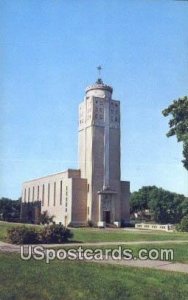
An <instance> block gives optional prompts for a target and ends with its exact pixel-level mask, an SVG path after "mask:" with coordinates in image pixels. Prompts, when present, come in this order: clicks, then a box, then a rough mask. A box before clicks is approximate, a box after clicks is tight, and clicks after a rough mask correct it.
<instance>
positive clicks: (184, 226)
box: [176, 215, 188, 232]
mask: <svg viewBox="0 0 188 300" xmlns="http://www.w3.org/2000/svg"><path fill="white" fill-rule="evenodd" d="M176 229H177V230H178V231H184V232H188V215H186V216H184V217H183V218H182V220H181V222H180V224H178V225H177V228H176Z"/></svg>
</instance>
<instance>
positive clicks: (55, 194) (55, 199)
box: [54, 182, 56, 206]
mask: <svg viewBox="0 0 188 300" xmlns="http://www.w3.org/2000/svg"><path fill="white" fill-rule="evenodd" d="M55 201H56V182H54V206H55Z"/></svg>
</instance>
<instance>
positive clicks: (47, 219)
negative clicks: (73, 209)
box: [40, 210, 54, 225]
mask: <svg viewBox="0 0 188 300" xmlns="http://www.w3.org/2000/svg"><path fill="white" fill-rule="evenodd" d="M53 219H54V216H49V215H48V212H47V210H45V211H44V212H42V213H41V214H40V223H41V224H42V225H45V224H50V223H53Z"/></svg>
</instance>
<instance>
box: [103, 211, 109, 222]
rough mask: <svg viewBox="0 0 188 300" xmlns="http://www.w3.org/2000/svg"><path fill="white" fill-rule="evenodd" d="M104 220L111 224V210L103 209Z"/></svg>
mask: <svg viewBox="0 0 188 300" xmlns="http://www.w3.org/2000/svg"><path fill="white" fill-rule="evenodd" d="M103 220H104V221H105V222H106V224H110V210H104V211H103Z"/></svg>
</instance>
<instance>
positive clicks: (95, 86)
mask: <svg viewBox="0 0 188 300" xmlns="http://www.w3.org/2000/svg"><path fill="white" fill-rule="evenodd" d="M97 70H98V72H99V78H98V79H97V81H96V82H95V84H92V85H90V86H88V87H87V88H86V93H87V92H88V91H91V90H105V91H108V92H110V93H111V94H112V92H113V88H112V87H111V86H110V85H107V84H104V82H103V80H102V79H101V78H100V76H101V70H102V66H101V65H99V66H98V67H97Z"/></svg>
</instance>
